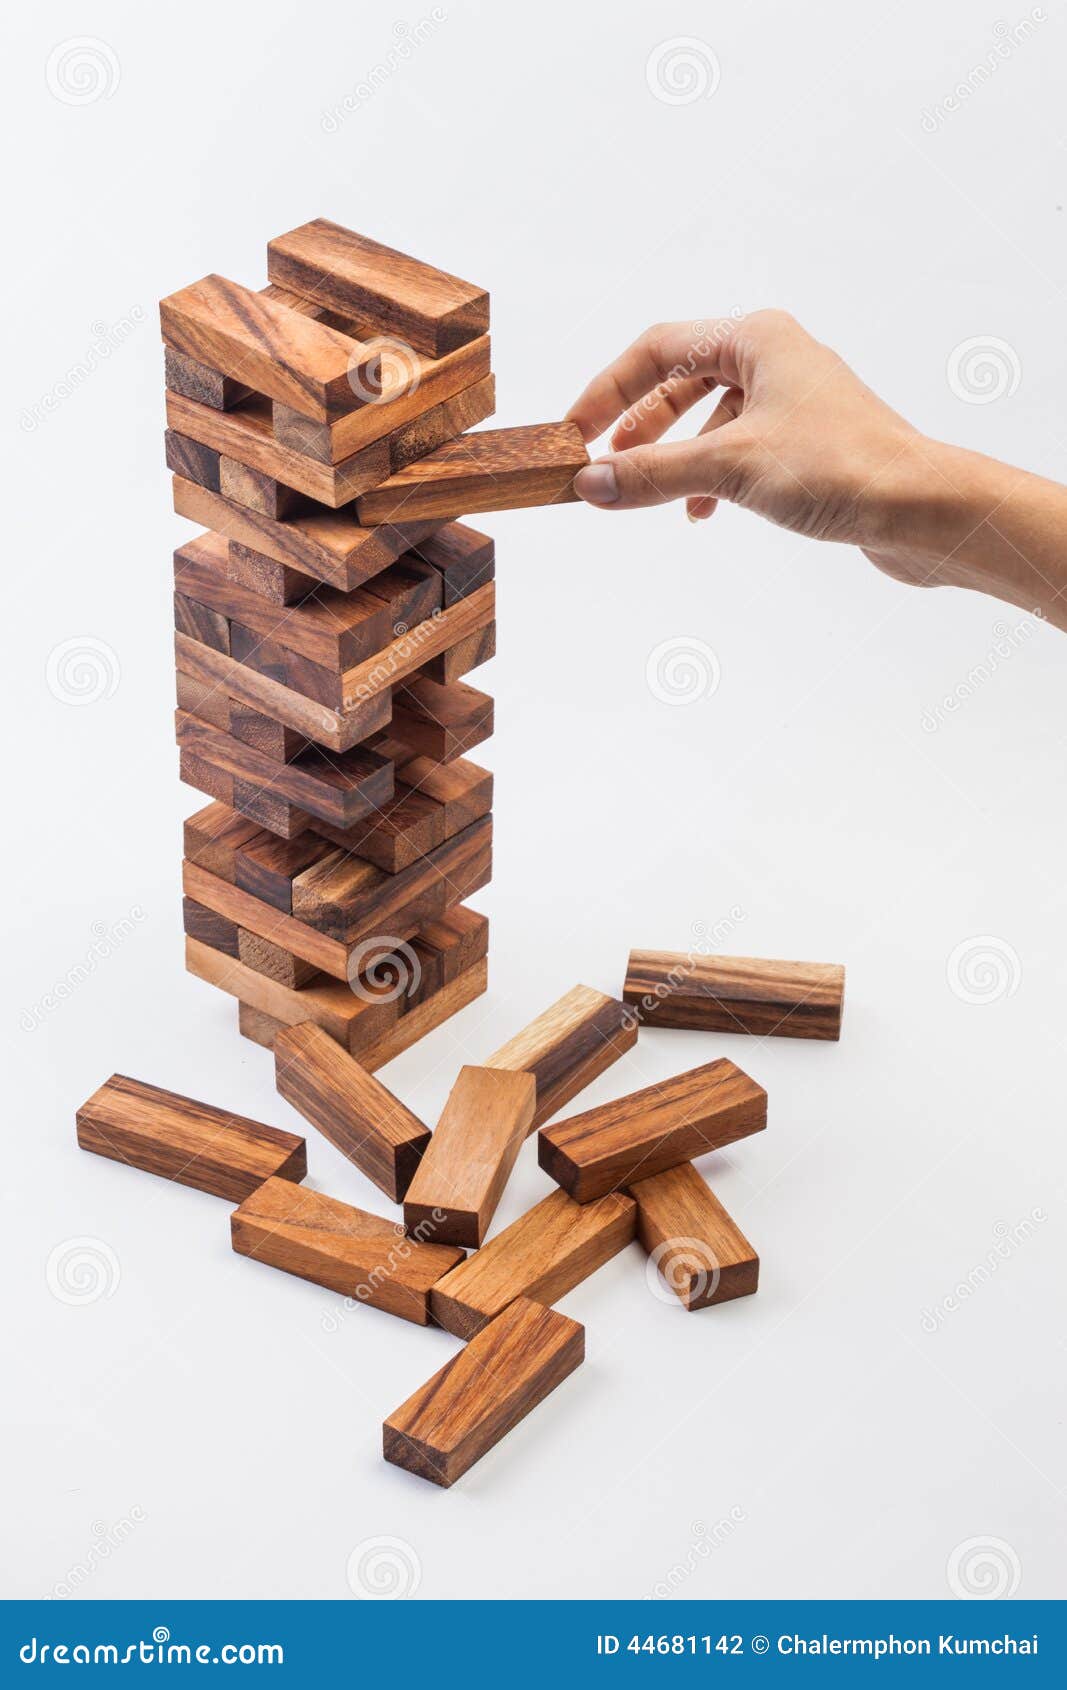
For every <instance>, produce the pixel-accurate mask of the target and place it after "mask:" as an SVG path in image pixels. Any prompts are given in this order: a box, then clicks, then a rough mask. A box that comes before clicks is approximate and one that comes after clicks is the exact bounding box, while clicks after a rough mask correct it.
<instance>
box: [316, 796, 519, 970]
mask: <svg viewBox="0 0 1067 1690" xmlns="http://www.w3.org/2000/svg"><path fill="white" fill-rule="evenodd" d="M491 867H492V822H491V820H490V818H489V817H488V816H486V817H485V818H483V820H482V821H479V822H473V823H472V824H471V826H470V827H468V828H464V830H463V832H462V833H458V834H456V835H455V836H454V837H453V838H452V839H449V840H447V841H446V842H445V844H444V845H441V846H439V847H438V848H437V850H436V851H434V852H432V853H431V854H430V856H428V857H425V858H423V859H422V861H420V862H416V863H413V864H412V866H411V867H410V868H408V869H401V870H400V872H399V873H397V874H388V873H386V872H385V871H384V870H383V869H379V868H376V867H375V866H374V864H373V863H368V862H365V861H364V860H363V859H362V858H360V857H352V856H349V855H348V854H347V853H346V852H344V851H340V850H332V851H331V852H329V854H328V855H327V856H325V857H323V858H322V859H321V860H320V861H319V862H317V863H314V864H312V865H311V866H310V867H308V868H306V869H305V870H304V871H303V872H302V873H301V874H299V875H297V876H296V877H295V879H294V880H293V915H294V916H296V917H297V918H298V919H299V920H300V921H301V922H302V923H306V924H307V925H308V926H309V927H314V928H317V929H318V930H319V931H320V932H322V933H328V934H330V935H331V936H332V937H333V938H335V939H338V940H340V941H341V942H342V943H345V944H348V945H352V944H355V943H356V942H357V941H358V940H359V939H362V938H364V937H366V936H367V935H368V934H370V933H372V932H375V931H377V932H379V933H381V932H387V933H388V932H393V931H394V928H393V925H392V923H393V921H394V919H395V918H396V917H397V915H398V912H400V911H404V912H407V913H408V915H409V916H411V915H413V916H414V918H415V919H414V924H413V925H414V927H415V928H418V927H421V926H422V925H423V923H424V922H427V921H434V920H436V919H437V917H438V916H440V915H443V914H444V912H445V910H446V909H449V908H450V907H451V906H452V905H453V904H456V903H461V902H462V901H463V900H464V899H465V898H468V897H470V896H471V895H472V893H474V892H476V891H478V889H479V887H482V886H484V885H485V884H486V882H487V881H488V879H489V875H490V871H491Z"/></svg>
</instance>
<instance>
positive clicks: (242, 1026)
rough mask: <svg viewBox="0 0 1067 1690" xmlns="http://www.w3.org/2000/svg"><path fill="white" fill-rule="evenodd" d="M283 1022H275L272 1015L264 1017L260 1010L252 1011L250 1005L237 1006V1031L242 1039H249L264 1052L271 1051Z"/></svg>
mask: <svg viewBox="0 0 1067 1690" xmlns="http://www.w3.org/2000/svg"><path fill="white" fill-rule="evenodd" d="M284 1025H285V1023H284V1021H275V1019H274V1017H273V1016H272V1015H264V1013H263V1011H262V1010H261V1009H253V1008H252V1005H251V1004H250V1003H239V1004H238V1005H237V1030H238V1032H239V1033H240V1034H241V1037H242V1038H245V1039H251V1040H252V1043H253V1044H257V1045H262V1046H263V1048H264V1050H273V1049H274V1041H275V1039H276V1038H277V1036H278V1034H279V1033H280V1032H281V1031H282V1028H283V1027H284Z"/></svg>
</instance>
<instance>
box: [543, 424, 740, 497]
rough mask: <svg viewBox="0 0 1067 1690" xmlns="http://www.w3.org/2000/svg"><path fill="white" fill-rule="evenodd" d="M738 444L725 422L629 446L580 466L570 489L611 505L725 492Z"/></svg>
mask: <svg viewBox="0 0 1067 1690" xmlns="http://www.w3.org/2000/svg"><path fill="white" fill-rule="evenodd" d="M738 445H739V440H735V438H734V437H733V436H732V434H731V425H730V424H729V423H727V424H725V426H723V427H721V428H717V429H716V430H715V432H714V434H710V435H707V434H705V435H697V436H696V438H695V439H693V440H679V441H675V442H672V443H671V444H669V445H662V444H660V443H659V442H657V443H656V444H655V445H651V446H633V447H631V448H630V450H629V451H628V452H612V453H611V454H610V455H609V456H608V457H605V458H598V459H597V460H596V462H595V463H592V464H587V465H586V467H585V468H584V469H581V470H579V471H578V474H577V475H576V476H575V478H574V491H575V492H576V493H577V495H578V497H579V498H580V499H584V500H585V501H586V503H587V504H590V505H597V506H600V507H602V508H604V509H610V510H638V509H640V508H642V507H643V506H646V505H665V504H667V503H669V501H670V500H671V499H684V498H687V497H691V496H693V495H697V494H708V495H712V496H717V497H719V498H729V497H730V494H729V491H728V489H729V486H730V485H731V482H732V478H733V476H734V472H735V467H736V459H737V447H738Z"/></svg>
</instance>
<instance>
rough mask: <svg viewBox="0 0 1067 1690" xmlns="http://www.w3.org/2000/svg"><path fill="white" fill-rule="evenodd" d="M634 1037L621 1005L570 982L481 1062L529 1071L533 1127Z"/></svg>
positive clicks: (615, 1057)
mask: <svg viewBox="0 0 1067 1690" xmlns="http://www.w3.org/2000/svg"><path fill="white" fill-rule="evenodd" d="M636 1041H637V1023H636V1021H635V1020H634V1018H633V1016H631V1015H630V1014H629V1013H628V1012H627V1009H626V1006H625V1004H622V1003H620V1002H619V1001H618V999H617V998H610V997H608V996H607V994H606V993H604V992H598V991H595V990H594V989H593V987H592V986H572V988H571V990H570V991H569V992H565V993H564V995H563V997H561V998H559V999H558V1000H557V1002H556V1003H554V1004H551V1005H550V1006H549V1008H548V1009H546V1010H544V1011H543V1012H542V1014H540V1015H539V1016H537V1018H536V1019H535V1020H533V1021H531V1022H530V1025H529V1026H528V1027H524V1028H523V1029H522V1031H521V1032H520V1033H516V1034H515V1036H514V1038H511V1039H509V1040H508V1042H507V1044H505V1045H501V1047H500V1049H499V1050H498V1051H496V1052H494V1054H493V1055H492V1056H490V1057H489V1058H488V1060H487V1062H486V1064H485V1066H486V1067H487V1068H508V1069H521V1070H524V1071H525V1072H526V1073H528V1074H532V1075H533V1077H534V1079H535V1080H536V1082H537V1108H536V1111H535V1113H534V1119H533V1123H532V1126H533V1127H540V1126H543V1125H544V1123H545V1122H546V1121H547V1120H548V1119H549V1118H550V1117H551V1116H552V1115H555V1114H557V1113H558V1111H559V1110H560V1109H562V1108H563V1106H564V1104H566V1103H569V1102H570V1100H571V1098H572V1097H574V1096H575V1095H576V1093H578V1092H580V1091H582V1090H584V1088H585V1087H586V1086H588V1085H591V1084H592V1082H593V1081H594V1080H595V1079H596V1077H597V1075H598V1074H602V1073H603V1072H604V1070H605V1068H610V1067H611V1064H612V1063H613V1062H617V1061H618V1060H619V1057H620V1056H623V1055H624V1054H625V1053H626V1051H628V1050H630V1049H632V1047H633V1045H634V1044H635V1043H636ZM531 1130H532V1128H531Z"/></svg>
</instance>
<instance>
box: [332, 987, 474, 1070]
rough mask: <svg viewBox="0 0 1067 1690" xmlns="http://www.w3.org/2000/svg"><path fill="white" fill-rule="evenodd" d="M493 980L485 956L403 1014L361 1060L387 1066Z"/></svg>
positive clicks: (369, 1064) (372, 1067) (374, 1066)
mask: <svg viewBox="0 0 1067 1690" xmlns="http://www.w3.org/2000/svg"><path fill="white" fill-rule="evenodd" d="M488 983H489V965H488V963H487V962H486V961H485V960H484V959H483V960H482V961H481V962H476V963H475V964H474V967H473V968H468V969H467V970H466V972H465V973H463V974H457V976H456V978H455V979H454V980H452V981H451V982H450V983H449V984H448V985H445V986H442V987H441V990H440V991H439V992H435V993H434V995H433V997H430V998H427V999H426V1001H425V1002H424V1003H420V1004H418V1005H416V1007H415V1008H414V1009H411V1010H409V1011H408V1013H407V1014H406V1015H403V1016H401V1018H400V1020H399V1021H398V1022H397V1023H396V1025H395V1026H393V1027H391V1028H390V1029H389V1031H388V1032H387V1033H384V1034H383V1035H382V1037H381V1038H380V1039H375V1040H374V1042H373V1043H372V1044H369V1045H367V1046H366V1047H365V1048H364V1049H363V1050H361V1051H360V1052H359V1053H358V1054H359V1060H360V1063H361V1065H362V1066H363V1067H364V1068H367V1069H369V1070H371V1071H373V1070H375V1069H377V1068H384V1066H385V1064H386V1063H387V1062H392V1061H393V1059H394V1058H395V1057H397V1056H402V1055H403V1053H404V1051H406V1050H409V1049H410V1048H411V1046H412V1045H413V1044H417V1043H418V1041H419V1039H423V1038H425V1037H426V1035H427V1033H432V1032H433V1030H434V1028H435V1027H440V1026H442V1025H443V1023H444V1022H445V1021H448V1020H450V1019H451V1017H452V1016H453V1015H458V1014H459V1011H460V1010H461V1009H465V1008H466V1006H467V1005H468V1004H469V1003H473V1002H474V999H475V998H477V997H481V995H482V993H483V992H484V991H485V989H486V987H487V985H488Z"/></svg>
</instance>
